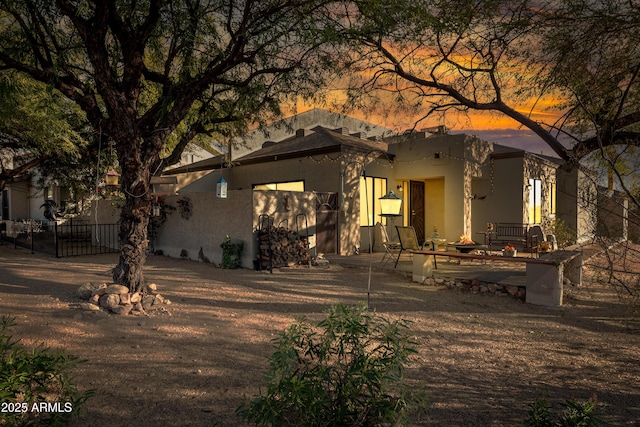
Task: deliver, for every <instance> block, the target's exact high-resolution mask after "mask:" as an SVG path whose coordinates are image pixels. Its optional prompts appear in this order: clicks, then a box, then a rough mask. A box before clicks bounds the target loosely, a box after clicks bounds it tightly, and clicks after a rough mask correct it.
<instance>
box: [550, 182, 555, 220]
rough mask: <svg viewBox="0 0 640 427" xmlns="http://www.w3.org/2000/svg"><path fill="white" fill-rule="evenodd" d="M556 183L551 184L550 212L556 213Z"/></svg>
mask: <svg viewBox="0 0 640 427" xmlns="http://www.w3.org/2000/svg"><path fill="white" fill-rule="evenodd" d="M556 209H557V206H556V183H555V182H553V183H551V184H549V213H551V214H554V213H556Z"/></svg>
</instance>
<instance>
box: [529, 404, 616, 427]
mask: <svg viewBox="0 0 640 427" xmlns="http://www.w3.org/2000/svg"><path fill="white" fill-rule="evenodd" d="M562 406H563V407H564V411H563V413H562V414H561V415H559V416H556V415H554V414H553V412H552V410H551V405H549V402H547V401H546V400H545V399H538V400H536V401H535V402H534V403H532V404H530V405H529V417H528V418H527V420H526V421H525V423H524V427H598V426H601V425H604V424H605V422H604V420H603V419H602V418H601V417H600V415H599V413H598V402H597V401H596V400H595V398H592V399H589V400H587V401H586V402H577V401H575V400H567V401H566V402H565V403H564V404H563V405H562Z"/></svg>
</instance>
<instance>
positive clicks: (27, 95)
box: [0, 71, 89, 189]
mask: <svg viewBox="0 0 640 427" xmlns="http://www.w3.org/2000/svg"><path fill="white" fill-rule="evenodd" d="M0 94H1V96H0V151H1V152H2V153H3V156H2V161H1V162H0V189H2V188H3V187H4V186H5V183H6V182H8V181H10V180H12V179H14V178H15V177H17V176H19V175H21V174H23V173H25V172H27V171H29V170H31V169H32V168H33V167H35V166H39V167H40V169H41V173H42V172H43V168H46V165H47V164H51V163H56V167H51V168H50V172H51V174H50V176H51V177H53V178H56V179H67V178H68V177H69V176H70V174H69V170H68V169H67V170H65V167H66V166H70V165H71V164H73V163H78V160H79V159H80V157H81V155H82V153H84V152H85V151H86V149H87V148H88V147H89V142H88V139H87V137H88V135H86V134H85V132H86V131H87V129H86V122H84V120H83V118H84V115H83V114H82V112H81V111H80V110H79V109H78V108H77V107H76V106H75V105H74V104H73V103H71V102H70V101H69V100H68V99H66V98H65V97H64V96H62V95H61V94H60V93H59V92H56V91H54V90H52V89H51V88H49V87H47V86H46V85H45V84H43V83H39V82H37V81H33V80H28V79H26V78H25V77H24V76H21V75H20V74H18V73H16V72H13V71H8V72H3V73H0Z"/></svg>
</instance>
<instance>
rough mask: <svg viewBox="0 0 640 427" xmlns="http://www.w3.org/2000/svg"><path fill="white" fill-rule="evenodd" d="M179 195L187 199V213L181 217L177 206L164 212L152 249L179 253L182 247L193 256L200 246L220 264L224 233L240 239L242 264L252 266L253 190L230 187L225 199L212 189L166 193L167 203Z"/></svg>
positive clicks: (177, 254)
mask: <svg viewBox="0 0 640 427" xmlns="http://www.w3.org/2000/svg"><path fill="white" fill-rule="evenodd" d="M183 197H188V198H189V199H190V201H191V204H192V215H191V217H190V218H189V219H185V218H182V216H181V215H180V212H179V211H178V210H175V211H173V212H172V213H171V214H170V215H168V217H167V221H166V222H165V223H164V224H163V225H162V226H161V227H160V229H159V231H158V237H157V240H156V242H155V244H154V247H155V249H156V250H161V251H162V252H163V253H164V254H165V255H168V256H171V257H179V256H180V253H181V251H182V250H183V249H184V250H186V251H187V254H188V258H189V259H192V260H197V259H198V253H199V251H200V248H202V251H203V253H204V256H206V257H207V258H209V260H210V261H211V262H214V263H216V264H220V263H221V262H222V248H220V244H221V243H222V242H223V241H224V239H225V237H226V236H227V235H228V236H229V237H230V238H231V241H232V242H244V251H243V254H242V267H245V268H253V259H254V257H255V255H254V244H253V238H254V236H253V231H254V220H253V217H254V215H253V191H251V190H241V191H238V190H231V191H229V192H228V197H227V198H226V199H219V198H217V197H216V194H215V192H213V193H211V192H207V193H188V194H187V193H185V194H180V195H179V196H167V197H165V200H166V203H167V204H168V205H171V206H177V205H178V204H177V201H178V199H180V198H183ZM230 218H232V220H229V219H230Z"/></svg>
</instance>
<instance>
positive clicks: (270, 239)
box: [257, 226, 311, 267]
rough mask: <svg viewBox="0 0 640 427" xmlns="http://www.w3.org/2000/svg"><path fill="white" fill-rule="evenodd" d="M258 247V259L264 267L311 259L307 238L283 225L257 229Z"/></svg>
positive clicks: (304, 262) (299, 262)
mask: <svg viewBox="0 0 640 427" xmlns="http://www.w3.org/2000/svg"><path fill="white" fill-rule="evenodd" d="M258 247H259V250H258V254H257V257H258V260H259V261H260V262H261V264H262V265H263V266H265V267H266V266H269V265H271V266H273V267H280V266H284V265H291V264H296V263H298V264H306V263H309V262H310V260H311V257H310V255H309V243H308V241H307V238H306V237H304V236H301V235H300V234H298V233H297V232H295V231H293V230H290V229H288V228H285V227H273V226H271V227H269V228H267V229H263V230H259V231H258Z"/></svg>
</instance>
